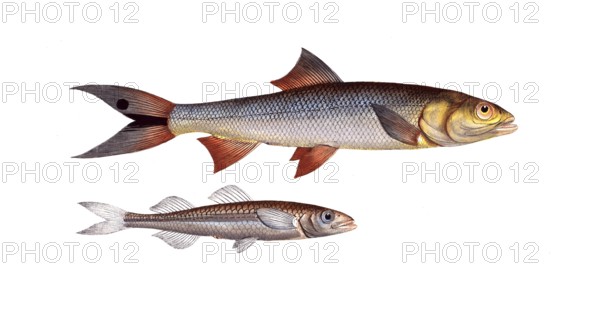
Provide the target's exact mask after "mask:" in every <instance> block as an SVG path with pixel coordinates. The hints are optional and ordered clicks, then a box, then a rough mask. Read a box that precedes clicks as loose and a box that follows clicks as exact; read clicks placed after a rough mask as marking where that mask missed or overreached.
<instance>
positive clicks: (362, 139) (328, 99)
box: [169, 82, 445, 150]
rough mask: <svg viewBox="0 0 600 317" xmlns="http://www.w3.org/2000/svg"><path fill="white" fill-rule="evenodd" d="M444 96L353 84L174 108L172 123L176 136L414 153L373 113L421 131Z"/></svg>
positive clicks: (417, 89)
mask: <svg viewBox="0 0 600 317" xmlns="http://www.w3.org/2000/svg"><path fill="white" fill-rule="evenodd" d="M444 92H445V91H444V90H442V89H436V88H432V87H423V86H416V85H404V84H394V83H371V82H352V83H334V84H323V85H316V86H310V87H307V88H299V89H294V90H288V91H282V92H279V93H274V94H269V95H261V96H256V97H247V98H241V99H233V100H225V101H219V102H210V103H203V104H190V105H176V106H175V108H174V109H173V112H172V113H171V116H170V118H169V129H170V130H171V131H172V132H173V133H174V134H175V135H179V134H183V133H188V132H205V133H209V134H212V135H215V136H219V137H223V138H230V139H236V140H248V141H253V142H260V143H266V144H270V145H282V146H293V147H314V146H317V145H321V144H326V145H329V146H334V147H337V148H342V149H369V150H387V149H411V148H416V146H413V145H410V144H405V143H402V142H400V141H398V140H396V139H393V138H391V137H390V136H389V135H388V133H386V131H385V130H384V129H383V128H382V126H381V123H380V121H379V119H378V117H377V115H376V114H375V112H374V111H373V109H372V108H371V106H372V105H381V106H386V107H389V108H390V109H393V111H395V112H397V113H398V114H400V115H401V116H402V117H403V118H404V119H406V120H407V121H408V122H409V123H411V124H413V125H414V126H418V124H419V118H420V115H421V112H422V110H423V108H424V107H425V105H427V104H428V103H429V102H431V101H432V100H435V99H436V98H438V97H439V96H440V94H443V93H444Z"/></svg>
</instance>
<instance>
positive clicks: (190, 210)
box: [79, 185, 356, 252]
mask: <svg viewBox="0 0 600 317" xmlns="http://www.w3.org/2000/svg"><path fill="white" fill-rule="evenodd" d="M210 198H211V199H212V200H214V201H216V202H218V203H219V204H217V205H210V206H203V207H194V206H193V205H192V204H191V203H189V202H188V201H186V200H184V199H183V198H179V197H175V196H171V197H167V198H165V199H163V200H162V201H160V202H159V203H158V204H156V205H155V206H153V207H152V208H150V209H151V210H152V211H154V212H156V213H155V214H139V213H132V212H127V211H125V210H123V209H120V208H118V207H115V206H111V205H108V204H103V203H95V202H84V203H81V205H82V206H84V207H86V208H87V209H88V210H90V211H92V212H93V213H95V214H97V215H98V216H101V217H103V218H104V219H105V220H106V221H104V222H100V223H97V224H94V225H92V226H91V227H89V228H87V229H85V230H82V231H80V232H79V233H81V234H94V235H95V234H108V233H113V232H117V231H121V230H124V229H128V228H149V229H158V230H161V231H160V232H158V233H156V234H155V235H154V236H156V237H158V238H160V239H162V240H163V241H165V242H166V243H168V244H169V245H171V246H172V247H174V248H178V249H183V248H187V247H189V246H191V245H192V244H193V243H194V242H196V240H197V239H198V237H200V236H212V237H214V238H218V239H231V240H235V241H236V243H235V244H234V247H235V248H236V249H237V250H238V252H242V251H244V250H245V249H247V248H248V247H249V246H250V245H252V244H253V243H254V242H255V241H257V240H295V239H306V238H315V237H321V236H328V235H332V234H338V233H343V232H347V231H350V230H353V229H355V228H356V224H355V223H354V219H352V218H351V217H350V216H348V215H346V214H344V213H342V212H340V211H336V210H332V209H328V208H324V207H320V206H315V205H310V204H303V203H295V202H284V201H253V200H251V199H250V197H249V196H248V195H247V194H246V193H245V192H243V191H242V190H241V189H239V188H238V187H236V186H232V185H231V186H226V187H223V188H221V189H219V190H218V191H216V192H215V193H213V194H212V195H211V197H210Z"/></svg>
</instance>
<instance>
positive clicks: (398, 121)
mask: <svg viewBox="0 0 600 317" xmlns="http://www.w3.org/2000/svg"><path fill="white" fill-rule="evenodd" d="M371 107H372V108H373V110H374V111H375V114H376V115H377V118H378V119H379V122H380V123H381V126H382V127H383V129H384V130H385V132H386V133H387V134H388V135H389V136H391V137H392V138H394V139H396V140H398V141H400V142H402V143H404V144H408V145H414V146H416V145H417V144H418V143H419V136H420V135H421V130H419V128H417V127H415V126H414V125H412V124H410V123H409V122H408V121H406V120H405V119H404V118H402V117H401V116H400V115H399V114H397V113H396V112H394V111H392V110H391V109H389V108H388V107H386V106H381V105H372V106H371Z"/></svg>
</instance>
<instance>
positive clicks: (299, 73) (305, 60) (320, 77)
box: [271, 49, 342, 90]
mask: <svg viewBox="0 0 600 317" xmlns="http://www.w3.org/2000/svg"><path fill="white" fill-rule="evenodd" d="M341 82H342V80H341V79H340V77H339V76H338V75H337V74H336V73H335V72H334V71H333V70H331V68H329V66H327V64H325V63H324V62H323V61H322V60H320V59H319V58H318V57H317V56H315V55H313V54H312V53H311V52H309V51H307V50H305V49H302V54H300V58H299V59H298V62H296V66H294V68H292V70H291V71H290V72H289V73H288V74H287V75H285V76H283V77H282V78H280V79H277V80H273V81H272V82H271V83H272V84H273V85H275V86H277V87H279V88H281V90H289V89H295V88H300V87H307V86H313V85H318V84H326V83H341Z"/></svg>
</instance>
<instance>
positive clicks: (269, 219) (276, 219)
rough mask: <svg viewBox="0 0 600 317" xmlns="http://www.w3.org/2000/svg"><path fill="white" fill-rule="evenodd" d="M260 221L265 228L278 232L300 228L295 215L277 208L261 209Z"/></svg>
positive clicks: (258, 213)
mask: <svg viewBox="0 0 600 317" xmlns="http://www.w3.org/2000/svg"><path fill="white" fill-rule="evenodd" d="M256 214H257V215H258V219H260V221H261V222H262V223H264V224H265V226H267V227H269V228H271V229H277V230H291V229H296V228H297V227H298V220H297V219H296V217H294V216H293V215H291V214H289V213H287V212H285V211H283V210H281V209H276V208H259V209H258V210H257V211H256Z"/></svg>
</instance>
